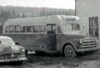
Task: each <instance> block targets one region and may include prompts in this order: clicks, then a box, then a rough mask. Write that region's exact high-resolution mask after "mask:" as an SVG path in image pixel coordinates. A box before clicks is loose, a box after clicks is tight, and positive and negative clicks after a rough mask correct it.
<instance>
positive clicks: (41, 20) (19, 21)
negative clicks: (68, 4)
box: [5, 15, 79, 25]
mask: <svg viewBox="0 0 100 68" xmlns="http://www.w3.org/2000/svg"><path fill="white" fill-rule="evenodd" d="M64 19H75V20H78V19H79V18H78V17H77V16H65V15H51V16H41V17H30V18H16V19H9V20H8V21H7V22H5V25H33V24H50V23H60V22H61V21H62V20H64Z"/></svg>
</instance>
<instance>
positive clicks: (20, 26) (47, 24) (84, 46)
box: [3, 15, 97, 56]
mask: <svg viewBox="0 0 100 68" xmlns="http://www.w3.org/2000/svg"><path fill="white" fill-rule="evenodd" d="M78 21H79V18H78V17H76V16H64V15H53V16H42V17H32V18H18V19H9V20H8V21H7V22H6V23H5V24H4V27H3V34H4V35H7V36H10V37H12V38H13V40H14V41H15V42H19V43H20V45H22V46H24V47H25V48H26V50H34V51H44V52H53V51H54V52H61V53H64V54H65V53H67V50H68V48H69V49H70V50H71V51H73V52H74V53H76V52H84V51H94V50H97V42H96V39H94V38H93V37H92V38H91V37H90V36H86V35H85V34H81V33H80V25H79V23H78ZM67 45H68V47H66V46H67ZM69 45H70V46H71V47H70V46H69ZM66 49H67V50H66ZM66 56H67V55H66Z"/></svg>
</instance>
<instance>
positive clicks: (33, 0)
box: [0, 0, 75, 9]
mask: <svg viewBox="0 0 100 68" xmlns="http://www.w3.org/2000/svg"><path fill="white" fill-rule="evenodd" d="M0 5H1V6H24V7H50V8H64V9H75V3H74V0H0Z"/></svg>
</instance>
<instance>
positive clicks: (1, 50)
mask: <svg viewBox="0 0 100 68" xmlns="http://www.w3.org/2000/svg"><path fill="white" fill-rule="evenodd" d="M23 48H24V47H22V46H15V45H14V46H2V47H0V55H4V54H10V53H21V49H23Z"/></svg>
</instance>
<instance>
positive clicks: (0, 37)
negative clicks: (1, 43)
mask: <svg viewBox="0 0 100 68" xmlns="http://www.w3.org/2000/svg"><path fill="white" fill-rule="evenodd" d="M2 38H7V39H11V38H10V37H8V36H0V39H2Z"/></svg>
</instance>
